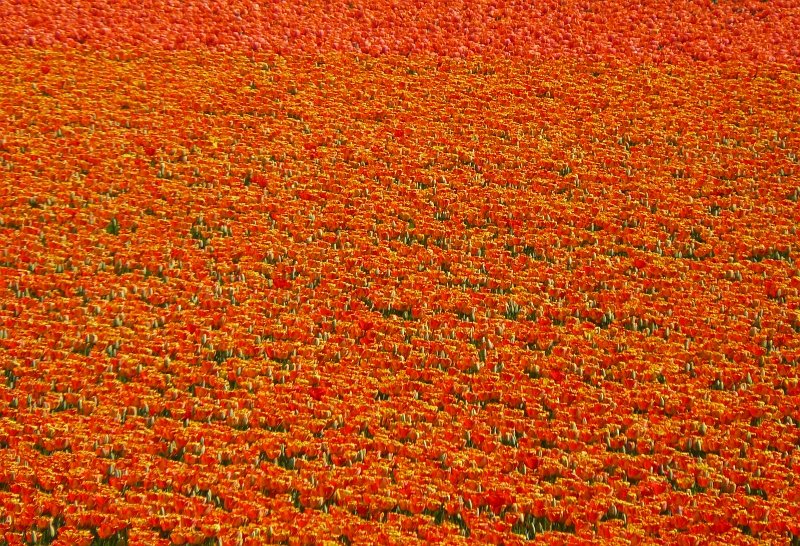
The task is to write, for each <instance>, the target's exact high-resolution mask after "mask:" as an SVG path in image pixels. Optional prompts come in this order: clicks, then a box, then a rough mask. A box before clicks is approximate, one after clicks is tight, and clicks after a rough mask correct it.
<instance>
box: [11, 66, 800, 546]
mask: <svg viewBox="0 0 800 546" xmlns="http://www.w3.org/2000/svg"><path fill="white" fill-rule="evenodd" d="M211 66H213V67H214V68H213V69H210V68H209V67H211ZM2 77H3V78H4V80H3V82H2V85H3V87H4V89H7V90H8V92H7V93H6V94H5V95H4V97H3V98H2V99H0V114H2V116H1V117H0V119H2V121H0V123H2V124H3V131H0V134H2V135H3V136H2V139H3V140H2V141H0V158H2V165H0V168H2V169H3V176H4V177H5V178H6V179H7V180H9V181H10V183H9V184H4V185H0V240H2V244H0V278H2V279H3V285H2V286H0V294H2V295H0V301H1V303H0V369H2V371H3V373H4V376H3V377H0V379H2V381H0V417H1V418H2V421H0V422H1V423H2V424H0V469H2V470H0V472H2V473H0V506H2V511H0V513H2V514H3V515H4V517H3V518H0V532H1V533H2V534H0V536H4V537H5V540H6V541H7V542H8V543H20V542H22V543H25V542H27V543H47V542H50V541H57V542H58V543H62V544H77V543H81V542H82V541H83V542H84V543H91V542H92V541H100V540H105V541H108V542H106V543H127V542H130V543H141V544H160V543H164V544H167V543H170V542H171V543H174V544H186V543H188V544H202V543H210V542H211V541H221V542H222V543H223V544H228V543H238V542H241V543H244V542H248V541H249V542H252V543H254V544H255V543H264V542H270V541H271V542H282V541H285V540H294V541H297V542H299V543H313V542H315V541H317V540H318V539H319V538H320V537H325V538H330V539H334V540H336V539H338V540H340V541H343V542H348V541H349V542H370V543H374V542H376V541H379V542H387V543H400V542H403V543H405V542H409V541H413V540H417V541H419V542H420V543H429V542H436V541H443V540H447V541H452V542H455V541H468V540H470V541H471V540H479V541H485V542H497V543H500V542H504V543H512V542H514V541H523V540H527V539H532V538H534V537H536V538H544V539H546V540H548V541H552V542H553V543H571V542H576V541H591V540H594V541H597V540H601V539H602V540H606V541H609V540H611V538H612V537H616V538H617V539H619V540H624V541H626V542H633V541H641V542H647V543H653V542H659V541H661V542H664V543H673V542H675V541H677V540H683V541H684V542H685V543H687V544H690V543H700V542H701V541H702V540H703V539H702V538H701V537H703V536H704V535H705V534H707V533H716V534H719V536H720V539H721V540H727V541H732V542H737V541H740V542H744V541H747V540H750V538H752V539H753V540H756V539H758V540H772V541H777V540H786V539H787V538H790V537H798V536H800V528H798V527H797V524H796V522H797V521H798V520H800V518H798V513H797V506H799V505H800V503H798V501H799V500H800V498H798V497H797V494H796V492H795V490H796V488H794V487H793V486H792V483H793V482H792V480H793V479H794V478H793V476H794V475H796V473H797V471H798V470H800V461H799V460H797V458H796V455H795V451H796V446H797V444H798V441H800V429H799V428H798V422H800V412H799V411H798V408H800V404H798V402H800V398H799V397H800V385H798V379H800V377H799V376H798V372H797V359H798V350H799V349H800V316H798V301H799V295H798V290H799V289H800V277H798V270H797V267H796V263H795V259H796V252H797V248H796V225H797V222H798V213H797V211H798V208H797V203H796V201H797V192H798V181H797V155H796V154H797V150H798V140H797V132H796V131H793V127H794V125H796V119H794V118H795V117H796V114H795V113H794V110H793V105H794V104H796V102H797V100H798V98H799V97H798V95H799V94H800V89H798V87H797V81H796V78H794V79H793V77H792V76H791V75H789V74H788V73H786V72H782V71H781V70H779V69H775V68H772V69H765V70H763V71H761V72H758V71H752V72H751V69H750V68H748V66H747V65H740V64H736V65H730V66H726V67H718V68H714V67H709V66H706V67H696V68H695V69H693V70H688V69H685V68H683V69H682V68H678V67H674V68H671V69H666V68H663V69H656V68H626V67H621V66H614V65H610V64H602V63H596V64H592V65H582V66H579V65H575V64H572V63H570V62H566V61H565V62H553V63H550V64H542V65H534V66H531V65H524V64H521V63H520V64H518V63H516V62H514V61H512V60H504V61H497V62H495V63H494V64H492V65H491V69H489V68H487V65H485V64H483V63H481V62H478V61H469V62H462V61H455V60H443V59H427V60H426V59H421V58H410V59H406V58H399V57H386V58H384V59H382V60H376V59H371V58H366V59H365V58H359V57H356V56H350V55H340V54H324V55H319V56H316V57H309V58H306V59H299V58H295V59H293V60H286V59H283V58H281V57H267V56H265V57H264V58H261V59H252V58H244V57H235V56H222V55H219V56H216V57H215V56H214V55H210V54H205V53H204V54H195V53H180V54H175V55H172V56H166V55H162V54H156V53H152V54H150V55H148V56H144V57H139V58H130V59H127V58H126V59H122V58H117V57H115V56H114V55H106V54H101V53H80V52H72V53H56V52H51V53H48V54H46V55H45V54H43V53H40V52H36V51H34V50H25V51H21V52H18V53H17V55H16V57H15V58H13V59H11V60H10V62H9V63H8V68H7V73H6V74H4V75H3V76H2ZM778 90H781V91H780V92H778ZM642 105H646V107H644V106H642ZM178 113H180V116H178V115H177V114H178ZM709 120H711V121H709ZM679 537H680V538H679Z"/></svg>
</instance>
